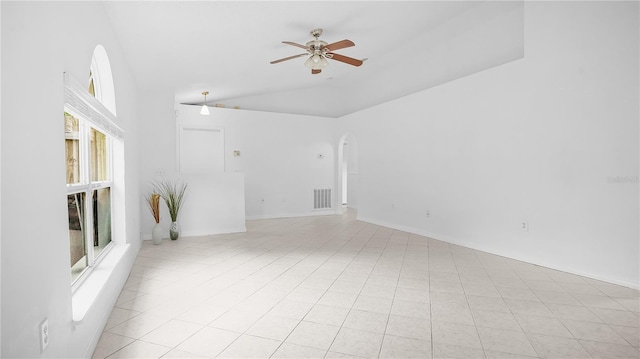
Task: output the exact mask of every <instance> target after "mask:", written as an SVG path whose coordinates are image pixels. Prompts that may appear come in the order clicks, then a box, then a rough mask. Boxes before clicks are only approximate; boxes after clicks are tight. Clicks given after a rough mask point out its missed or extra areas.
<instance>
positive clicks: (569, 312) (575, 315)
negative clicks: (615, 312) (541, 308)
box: [545, 303, 604, 323]
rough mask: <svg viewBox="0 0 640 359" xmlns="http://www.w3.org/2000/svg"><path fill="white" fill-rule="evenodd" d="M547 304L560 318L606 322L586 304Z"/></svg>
mask: <svg viewBox="0 0 640 359" xmlns="http://www.w3.org/2000/svg"><path fill="white" fill-rule="evenodd" d="M545 306H546V307H547V308H548V309H549V310H550V311H551V312H552V313H553V315H554V316H555V317H556V318H558V319H571V320H578V321H582V322H592V323H604V322H603V321H602V319H600V318H598V316H596V315H595V314H593V312H592V311H591V310H590V309H588V308H587V307H585V306H575V305H566V304H554V303H547V304H545Z"/></svg>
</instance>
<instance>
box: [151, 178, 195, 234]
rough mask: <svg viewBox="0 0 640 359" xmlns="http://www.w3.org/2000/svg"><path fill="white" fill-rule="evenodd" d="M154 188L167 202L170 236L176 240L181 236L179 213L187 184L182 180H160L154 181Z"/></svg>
mask: <svg viewBox="0 0 640 359" xmlns="http://www.w3.org/2000/svg"><path fill="white" fill-rule="evenodd" d="M154 190H155V191H156V192H157V193H158V194H159V195H160V197H161V198H162V199H163V200H164V203H166V204H167V209H168V210H169V216H170V217H171V226H170V227H169V238H171V240H174V241H175V240H176V239H178V237H179V236H180V227H179V226H178V214H179V213H180V208H181V207H182V204H183V201H184V194H185V192H186V190H187V184H186V183H184V182H181V181H171V180H166V179H163V180H158V181H156V182H155V183H154Z"/></svg>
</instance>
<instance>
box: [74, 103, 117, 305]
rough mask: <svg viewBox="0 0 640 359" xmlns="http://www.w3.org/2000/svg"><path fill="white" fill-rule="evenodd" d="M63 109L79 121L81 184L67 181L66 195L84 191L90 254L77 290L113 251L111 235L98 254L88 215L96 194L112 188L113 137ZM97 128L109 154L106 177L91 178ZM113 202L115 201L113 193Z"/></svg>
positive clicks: (85, 235) (86, 236)
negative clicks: (92, 154)
mask: <svg viewBox="0 0 640 359" xmlns="http://www.w3.org/2000/svg"><path fill="white" fill-rule="evenodd" d="M64 111H65V112H67V113H69V114H70V115H71V116H73V117H74V118H76V119H77V120H78V141H79V145H80V146H79V147H80V181H79V182H78V183H71V184H67V196H69V195H72V194H77V193H84V194H85V200H84V213H85V218H84V226H85V228H86V229H85V231H84V232H85V233H84V245H85V248H86V252H87V253H86V256H87V267H86V268H85V269H83V270H82V272H81V273H80V274H79V275H78V277H76V278H75V279H74V280H73V281H72V282H71V287H72V291H74V292H75V290H76V289H77V288H78V287H79V286H80V285H81V284H82V283H83V282H84V280H85V279H86V277H88V276H89V274H90V273H91V271H92V270H93V267H95V266H97V265H98V264H99V263H100V261H102V259H103V258H104V257H105V256H106V255H107V253H109V251H111V248H112V247H113V246H114V245H115V241H114V239H113V238H111V240H110V242H109V244H107V245H106V246H105V247H104V249H103V250H102V251H101V252H100V254H98V255H97V256H96V255H95V252H94V245H93V242H94V240H95V238H94V235H93V228H94V221H93V215H89V214H91V213H93V211H94V206H93V200H92V199H93V193H94V191H97V190H99V189H104V188H109V189H110V191H112V189H113V139H112V138H111V136H109V135H108V134H106V133H105V132H104V131H103V130H101V129H100V128H99V127H98V126H96V125H95V124H93V123H91V121H89V120H87V119H86V118H84V116H82V114H79V113H78V112H76V111H75V110H74V109H73V108H72V107H70V106H68V105H67V104H65V106H64ZM92 129H94V130H96V131H99V132H100V133H102V134H104V135H105V137H106V149H105V150H106V156H107V159H106V161H107V179H106V180H99V181H92V180H91V177H92V176H91V130H92ZM109 197H110V203H113V201H112V199H111V197H112V195H111V194H110V196H109ZM109 207H110V208H109V216H110V218H113V214H114V213H113V206H112V205H110V206H109ZM110 226H111V233H113V221H111V223H110Z"/></svg>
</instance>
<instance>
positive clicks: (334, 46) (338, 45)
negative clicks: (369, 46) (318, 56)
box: [324, 39, 356, 51]
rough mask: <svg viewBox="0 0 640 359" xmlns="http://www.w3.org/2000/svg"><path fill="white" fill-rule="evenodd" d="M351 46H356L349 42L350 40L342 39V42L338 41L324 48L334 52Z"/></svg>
mask: <svg viewBox="0 0 640 359" xmlns="http://www.w3.org/2000/svg"><path fill="white" fill-rule="evenodd" d="M351 46H356V44H354V43H353V41H351V40H347V39H344V40H342V41H338V42H334V43H333V44H329V45H327V46H325V47H324V48H325V49H327V50H329V51H336V50H340V49H344V48H345V47H351Z"/></svg>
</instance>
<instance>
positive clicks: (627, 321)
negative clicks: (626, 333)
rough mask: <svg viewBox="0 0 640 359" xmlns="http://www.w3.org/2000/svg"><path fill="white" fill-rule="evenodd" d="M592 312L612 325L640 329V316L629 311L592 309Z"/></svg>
mask: <svg viewBox="0 0 640 359" xmlns="http://www.w3.org/2000/svg"><path fill="white" fill-rule="evenodd" d="M591 311H592V312H593V313H594V314H595V315H597V316H598V318H600V319H602V320H603V321H604V322H605V323H607V324H611V325H621V326H625V327H636V328H638V327H640V315H638V314H637V313H633V312H630V311H627V310H613V309H603V308H591Z"/></svg>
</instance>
